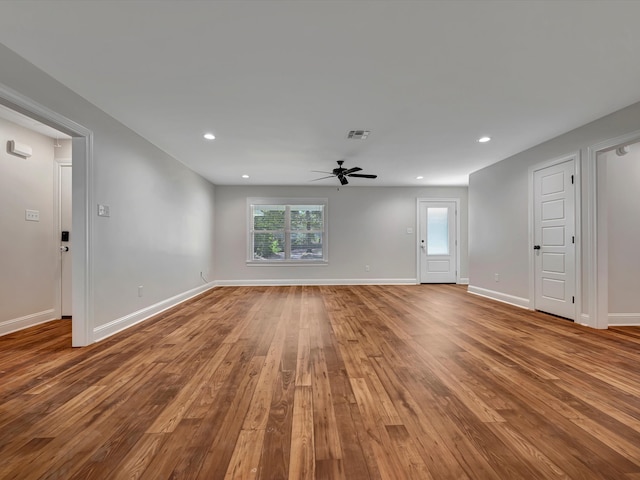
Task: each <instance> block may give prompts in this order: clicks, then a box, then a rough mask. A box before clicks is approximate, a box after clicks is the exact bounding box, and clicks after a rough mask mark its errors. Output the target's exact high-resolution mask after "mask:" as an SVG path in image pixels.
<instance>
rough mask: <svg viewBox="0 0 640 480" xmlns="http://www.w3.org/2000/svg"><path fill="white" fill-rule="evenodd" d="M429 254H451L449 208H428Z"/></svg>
mask: <svg viewBox="0 0 640 480" xmlns="http://www.w3.org/2000/svg"><path fill="white" fill-rule="evenodd" d="M427 255H449V209H448V208H447V207H444V208H443V207H429V208H427Z"/></svg>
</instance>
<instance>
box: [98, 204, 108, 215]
mask: <svg viewBox="0 0 640 480" xmlns="http://www.w3.org/2000/svg"><path fill="white" fill-rule="evenodd" d="M98 216H99V217H109V216H110V215H109V205H100V204H98Z"/></svg>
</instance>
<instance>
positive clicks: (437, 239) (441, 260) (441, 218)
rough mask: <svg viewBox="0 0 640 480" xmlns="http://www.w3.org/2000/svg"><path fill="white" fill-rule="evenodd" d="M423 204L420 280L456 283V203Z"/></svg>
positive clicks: (421, 210)
mask: <svg viewBox="0 0 640 480" xmlns="http://www.w3.org/2000/svg"><path fill="white" fill-rule="evenodd" d="M419 205H420V219H419V229H420V232H419V233H420V235H419V239H418V240H419V242H420V248H419V252H420V260H419V261H420V283H456V280H457V272H456V268H457V267H456V265H457V259H456V242H457V238H456V234H457V232H456V214H457V211H456V202H455V201H433V202H432V201H422V202H420V203H419Z"/></svg>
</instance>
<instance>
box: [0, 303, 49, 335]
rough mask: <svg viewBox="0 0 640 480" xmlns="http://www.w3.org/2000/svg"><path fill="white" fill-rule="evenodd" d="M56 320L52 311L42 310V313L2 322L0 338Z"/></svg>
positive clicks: (0, 323)
mask: <svg viewBox="0 0 640 480" xmlns="http://www.w3.org/2000/svg"><path fill="white" fill-rule="evenodd" d="M56 318H57V317H56V312H55V311H54V310H53V309H49V310H43V311H42V312H37V313H32V314H29V315H25V316H24V317H18V318H13V319H11V320H5V321H4V322H0V336H2V335H7V334H9V333H13V332H17V331H18V330H22V329H23V328H29V327H33V326H34V325H39V324H41V323H45V322H50V321H51V320H55V319H56Z"/></svg>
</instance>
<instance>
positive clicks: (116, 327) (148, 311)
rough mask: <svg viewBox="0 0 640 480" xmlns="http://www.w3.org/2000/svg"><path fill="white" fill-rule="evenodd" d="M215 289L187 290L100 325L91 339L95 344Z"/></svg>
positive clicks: (211, 283) (213, 285)
mask: <svg viewBox="0 0 640 480" xmlns="http://www.w3.org/2000/svg"><path fill="white" fill-rule="evenodd" d="M212 288H215V284H214V282H209V283H206V284H204V285H201V286H199V287H196V288H193V289H191V290H188V291H186V292H184V293H180V294H178V295H176V296H174V297H171V298H167V299H166V300H163V301H161V302H158V303H156V304H154V305H150V306H148V307H145V308H143V309H141V310H138V311H137V312H133V313H130V314H129V315H125V316H124V317H121V318H118V319H116V320H113V321H112V322H109V323H106V324H104V325H100V326H99V327H96V328H94V329H93V339H94V341H95V342H98V341H100V340H104V339H105V338H107V337H110V336H111V335H114V334H116V333H118V332H121V331H122V330H125V329H127V328H129V327H131V326H133V325H135V324H137V323H140V322H143V321H144V320H147V319H148V318H150V317H153V316H154V315H157V314H159V313H160V312H164V311H165V310H167V309H169V308H171V307H175V306H176V305H178V304H179V303H182V302H184V301H185V300H189V299H190V298H192V297H195V296H196V295H200V294H201V293H203V292H206V291H207V290H210V289H212Z"/></svg>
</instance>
